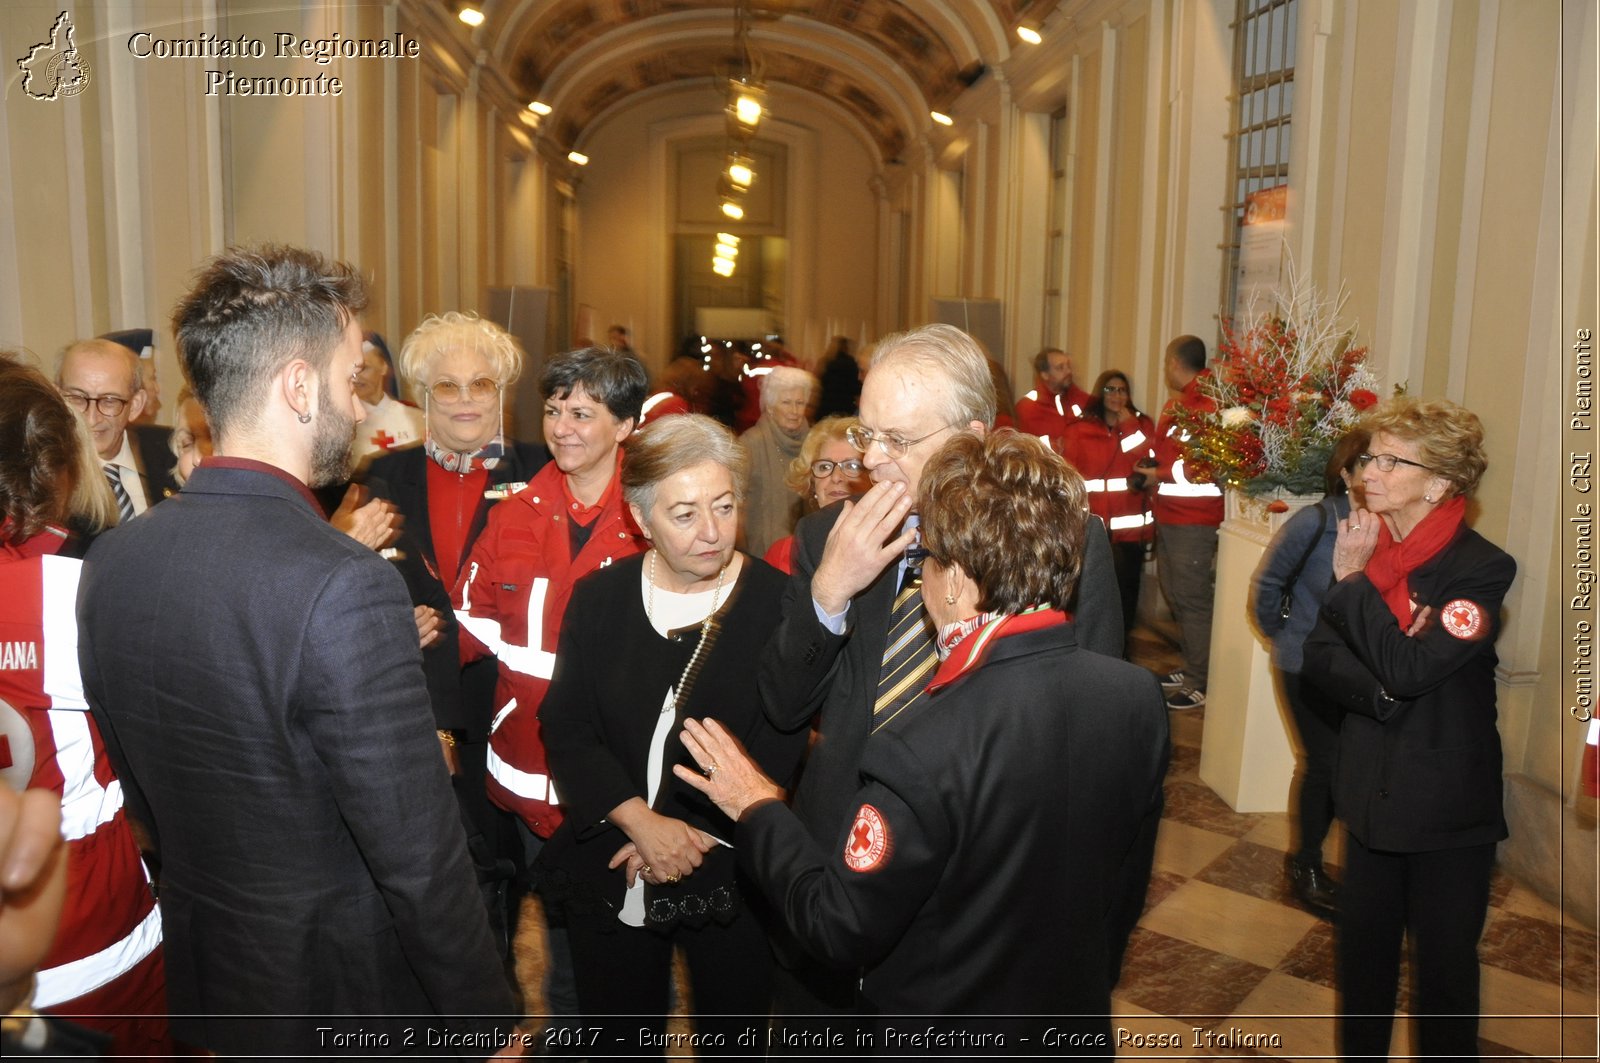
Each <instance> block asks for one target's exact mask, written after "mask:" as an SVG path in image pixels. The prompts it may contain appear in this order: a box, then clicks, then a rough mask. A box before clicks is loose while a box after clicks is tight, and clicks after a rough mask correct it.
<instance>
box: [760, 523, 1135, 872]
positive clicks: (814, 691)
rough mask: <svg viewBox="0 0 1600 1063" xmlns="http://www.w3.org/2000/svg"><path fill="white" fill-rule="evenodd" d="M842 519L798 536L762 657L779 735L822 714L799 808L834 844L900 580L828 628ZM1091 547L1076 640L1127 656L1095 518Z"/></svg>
mask: <svg viewBox="0 0 1600 1063" xmlns="http://www.w3.org/2000/svg"><path fill="white" fill-rule="evenodd" d="M839 510H840V507H839V506H837V505H834V506H829V507H828V508H827V509H823V510H821V511H819V512H817V513H813V514H811V515H810V516H808V517H806V518H804V519H803V520H801V521H800V524H799V526H798V527H796V528H795V545H794V575H793V576H791V577H790V579H789V585H788V587H787V588H786V589H785V590H784V601H783V620H782V622H781V623H779V625H778V630H777V632H776V634H774V635H773V637H772V641H771V642H769V643H768V644H767V648H766V651H765V652H764V653H763V655H762V658H761V672H760V685H761V697H762V701H763V703H764V705H765V707H766V710H767V717H768V719H770V720H771V721H772V722H773V725H774V726H776V727H778V728H779V729H780V730H785V731H794V730H798V729H800V728H803V727H805V726H806V725H807V724H808V723H809V722H810V721H811V719H812V717H813V715H816V714H819V713H820V715H819V716H818V717H817V738H816V741H815V743H814V744H813V745H812V747H811V751H810V753H809V754H808V755H807V757H806V762H805V766H804V768H803V769H802V770H801V773H800V782H799V785H798V786H797V787H796V789H795V794H794V809H795V812H796V813H798V814H799V816H800V818H801V819H802V820H804V821H805V823H806V825H807V826H809V827H810V828H811V832H812V836H813V837H815V838H816V839H817V840H818V841H822V842H826V841H828V840H830V839H831V838H832V837H833V832H834V830H835V829H836V828H837V827H838V824H839V820H840V819H841V818H843V817H844V815H845V814H846V813H847V812H848V811H849V809H848V808H846V805H848V804H849V802H850V795H851V794H853V793H855V790H856V785H857V783H858V782H859V776H860V769H861V756H862V753H863V752H864V751H865V749H866V747H867V736H868V734H869V733H870V732H871V729H872V705H873V702H874V701H875V700H876V699H877V694H878V673H879V671H880V670H881V668H882V665H883V650H884V643H885V642H886V641H887V639H888V633H889V614H890V612H891V611H892V610H893V608H894V596H895V589H896V588H895V585H896V581H897V580H898V578H899V574H898V571H897V570H898V567H899V566H898V565H894V564H891V565H890V566H889V567H887V568H886V569H884V570H883V572H882V573H880V574H879V576H878V578H877V579H876V580H874V581H873V583H872V585H871V586H870V587H868V588H867V589H866V590H864V591H862V592H861V593H860V594H858V595H857V596H856V597H855V598H854V599H853V600H852V601H851V603H850V613H849V616H848V617H847V618H846V624H847V627H846V628H845V633H844V634H843V635H835V634H833V633H832V632H830V631H829V630H828V629H827V628H825V627H823V626H822V622H821V621H819V620H818V619H817V615H816V611H815V607H814V605H813V604H812V600H811V576H812V574H813V573H814V572H816V570H817V565H818V564H819V563H820V562H821V560H822V548H823V546H824V545H825V544H826V543H827V539H828V532H829V531H831V530H832V528H833V522H834V521H835V520H837V519H838V516H839ZM1084 540H1085V542H1084V559H1083V568H1082V575H1081V576H1080V578H1079V585H1078V595H1077V597H1078V604H1077V608H1076V610H1075V612H1076V616H1077V624H1076V627H1077V637H1078V640H1079V642H1080V643H1081V645H1082V646H1083V647H1084V648H1085V649H1088V650H1093V651H1094V652H1096V653H1103V654H1105V655H1106V656H1108V657H1120V656H1121V655H1122V634H1123V633H1122V599H1121V596H1120V594H1119V592H1118V590H1117V580H1116V572H1115V570H1114V568H1113V567H1112V563H1111V544H1110V540H1109V539H1108V538H1107V537H1106V532H1105V525H1104V524H1102V523H1101V522H1100V518H1099V517H1091V518H1090V520H1089V528H1088V534H1087V535H1085V537H1084ZM1056 682H1058V683H1062V684H1066V683H1071V682H1073V677H1072V676H1071V675H1070V674H1064V675H1062V676H1060V677H1058V678H1057V680H1056Z"/></svg>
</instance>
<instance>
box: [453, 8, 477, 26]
mask: <svg viewBox="0 0 1600 1063" xmlns="http://www.w3.org/2000/svg"><path fill="white" fill-rule="evenodd" d="M456 18H459V19H460V20H461V21H462V22H465V23H466V24H467V25H469V26H481V25H483V12H482V11H479V10H478V9H477V8H475V7H473V6H472V5H471V4H467V5H465V6H463V7H462V8H461V10H460V11H457V12H456Z"/></svg>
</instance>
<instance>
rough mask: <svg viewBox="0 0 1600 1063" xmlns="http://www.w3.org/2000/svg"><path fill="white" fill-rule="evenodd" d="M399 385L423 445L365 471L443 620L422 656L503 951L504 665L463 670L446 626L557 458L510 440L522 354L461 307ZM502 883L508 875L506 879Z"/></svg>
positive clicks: (515, 852)
mask: <svg viewBox="0 0 1600 1063" xmlns="http://www.w3.org/2000/svg"><path fill="white" fill-rule="evenodd" d="M399 370H400V376H401V378H402V379H403V380H404V381H405V384H406V387H407V388H408V389H409V390H410V392H411V394H413V395H415V396H416V397H417V398H418V400H419V401H420V402H421V403H422V413H423V443H422V445H421V446H412V447H407V448H405V449H402V450H393V451H389V452H388V453H384V454H379V455H378V456H377V457H375V458H373V460H372V462H371V464H370V465H368V467H367V469H366V472H365V474H364V483H365V484H366V486H367V488H368V489H369V490H371V492H372V493H373V494H374V495H376V496H377V497H378V498H381V499H386V500H387V501H388V502H390V503H392V504H393V505H394V507H395V508H396V509H397V510H398V511H399V513H400V515H401V516H402V517H403V518H404V520H405V531H404V533H403V535H402V537H401V538H400V540H399V541H398V542H397V543H395V544H394V545H395V548H396V558H395V564H396V566H397V567H398V568H399V569H400V572H401V574H402V575H403V576H405V578H406V584H407V586H408V587H409V589H410V591H411V600H412V602H413V603H414V604H415V605H417V606H418V607H419V608H423V607H425V608H427V609H431V610H433V611H434V612H436V613H438V614H439V617H438V618H436V623H437V624H438V632H439V634H438V637H437V638H436V639H435V640H434V641H432V642H430V643H428V644H427V645H426V647H425V649H424V651H423V662H422V663H423V671H424V673H425V674H426V676H427V679H428V693H429V695H430V697H431V698H432V701H433V711H434V722H435V723H436V724H437V726H438V729H439V741H440V749H441V753H442V754H443V756H444V758H445V763H446V764H447V765H448V766H449V768H450V771H451V774H452V775H454V776H455V791H456V796H457V798H458V800H459V801H460V802H461V806H462V811H463V813H464V818H465V821H466V823H467V824H468V850H469V852H470V853H471V854H472V857H473V863H474V865H475V867H476V869H477V871H478V874H479V877H480V879H481V880H482V882H483V885H484V891H485V894H486V899H487V900H488V901H489V904H490V916H491V923H492V925H493V926H494V927H495V928H496V930H497V931H499V932H500V933H501V934H502V937H501V943H502V945H504V944H505V942H506V938H505V936H504V934H505V928H506V923H507V919H506V917H505V915H504V914H503V912H504V910H503V908H502V907H501V905H500V903H499V896H498V895H499V892H500V891H501V890H502V889H503V885H504V884H503V882H501V881H500V880H499V879H497V878H496V877H495V876H496V875H497V874H499V871H498V868H499V866H500V861H501V858H505V857H509V858H512V859H513V862H520V854H521V843H520V842H519V841H518V840H517V837H516V828H515V825H514V824H513V823H512V822H511V821H510V820H509V819H507V818H506V817H504V816H502V815H501V814H500V813H498V812H496V811H495V810H494V809H493V808H492V807H491V806H490V804H489V800H488V797H487V796H486V793H485V790H484V774H485V771H486V768H485V764H486V758H487V749H488V740H489V721H490V716H491V708H492V701H493V698H494V687H495V678H496V670H495V663H494V661H492V660H491V661H481V662H473V663H471V664H468V665H467V666H466V667H465V668H462V667H461V665H460V650H459V645H458V629H457V628H456V627H455V625H453V624H449V623H448V622H445V619H444V618H448V617H449V615H450V613H451V606H450V589H451V588H452V587H454V586H455V583H456V578H457V575H458V574H459V573H460V571H461V569H462V568H463V566H464V562H465V561H466V558H467V557H468V555H470V554H471V552H472V547H473V544H474V543H476V542H477V540H478V537H479V536H480V535H481V534H482V533H483V530H484V528H485V527H486V526H487V525H488V523H489V514H490V512H491V510H493V509H494V508H495V506H497V505H498V504H499V502H500V500H502V499H504V498H507V497H509V496H510V495H511V494H512V493H514V492H515V491H516V490H517V489H518V488H519V487H521V486H522V485H523V484H525V483H527V482H528V480H530V479H532V478H533V475H534V474H535V473H536V472H538V471H539V469H541V468H542V467H543V466H544V465H545V463H547V462H548V461H549V460H550V455H549V453H548V452H547V451H546V450H545V448H544V447H542V446H539V445H538V444H535V443H521V442H517V441H516V440H509V439H507V438H506V436H505V430H504V424H505V413H504V411H505V405H506V390H507V389H508V388H509V387H510V386H511V385H512V384H514V383H516V380H517V376H518V375H519V374H520V373H521V372H522V351H521V350H520V349H519V348H518V347H517V343H516V341H515V340H514V339H512V338H511V336H510V335H508V334H507V333H506V331H505V330H504V329H502V328H500V327H499V326H498V325H495V324H493V323H491V322H488V321H484V320H482V319H480V318H479V317H477V316H476V315H474V314H464V313H460V312H458V311H455V310H451V311H448V312H446V313H444V314H441V315H439V316H437V317H428V318H427V319H425V320H424V321H423V322H422V324H420V325H418V326H417V328H416V329H415V331H413V332H412V333H411V335H410V336H408V337H407V338H406V341H405V344H404V345H403V346H402V347H401V349H400V362H399ZM501 878H503V876H501Z"/></svg>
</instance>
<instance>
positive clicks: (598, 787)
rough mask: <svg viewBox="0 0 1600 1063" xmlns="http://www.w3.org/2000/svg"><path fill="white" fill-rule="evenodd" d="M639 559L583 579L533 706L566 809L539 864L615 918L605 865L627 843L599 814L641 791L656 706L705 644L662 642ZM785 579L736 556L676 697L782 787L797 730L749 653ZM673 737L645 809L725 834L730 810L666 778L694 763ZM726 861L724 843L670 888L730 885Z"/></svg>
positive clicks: (800, 744) (689, 638) (616, 899)
mask: <svg viewBox="0 0 1600 1063" xmlns="http://www.w3.org/2000/svg"><path fill="white" fill-rule="evenodd" d="M644 557H645V555H643V554H640V555H636V556H634V557H630V558H628V559H626V560H623V561H619V562H617V563H616V564H614V565H611V566H609V567H608V568H603V569H600V570H598V571H596V572H593V573H590V574H589V575H587V576H585V577H584V578H583V579H581V580H579V581H578V584H577V586H576V587H575V588H574V590H573V592H572V601H571V602H570V603H569V605H568V606H567V612H566V618H565V619H564V620H563V621H562V624H561V644H560V649H559V650H558V651H557V653H556V668H555V675H554V677H553V679H552V681H551V684H550V690H549V693H547V694H546V695H545V699H544V703H543V704H542V705H541V706H540V710H539V721H540V724H541V726H542V729H543V732H544V743H545V752H546V755H547V756H548V757H549V762H550V773H551V775H552V777H553V778H554V780H555V786H556V790H557V792H558V793H560V795H561V801H562V804H563V805H564V806H565V809H566V813H567V817H566V820H565V822H563V823H562V825H561V827H560V828H559V829H558V830H557V831H556V833H555V835H554V836H552V837H551V839H550V842H549V844H548V845H547V846H546V847H545V850H544V855H543V857H542V858H541V862H542V863H543V865H544V866H545V867H546V868H549V869H557V870H560V871H561V872H564V873H565V874H566V875H567V876H570V878H572V879H574V880H577V881H579V882H582V883H585V884H587V885H588V886H589V887H592V888H591V889H589V890H586V891H584V894H583V896H587V897H590V898H593V899H595V900H597V901H598V902H599V905H598V907H599V908H601V909H604V912H603V914H605V915H607V916H608V917H609V918H611V919H613V920H614V918H615V916H614V914H613V913H614V911H615V908H616V906H618V905H619V904H620V902H621V899H622V895H623V891H624V886H625V883H624V880H623V875H622V872H621V871H612V870H608V869H607V868H606V863H607V862H608V861H609V860H610V859H611V857H612V855H613V854H614V853H615V852H616V851H617V849H618V848H619V847H621V846H622V845H623V844H624V843H625V842H626V841H627V840H628V839H627V836H626V835H625V834H623V832H622V831H621V830H620V829H618V828H617V827H615V826H613V825H612V824H611V822H610V820H608V819H607V818H606V816H607V815H608V814H609V813H610V811H611V810H612V809H613V808H615V807H617V806H618V805H619V804H621V803H622V802H624V801H626V800H628V799H629V798H632V797H641V798H642V797H644V796H645V794H646V793H647V782H648V779H647V776H646V771H647V768H648V760H649V751H650V739H651V736H652V735H653V733H654V731H655V728H656V721H657V720H658V718H659V715H660V712H659V710H660V708H661V704H662V701H663V699H664V698H665V697H666V693H667V690H668V688H670V687H672V686H673V685H674V684H675V683H677V682H678V681H679V679H680V677H681V676H682V675H683V670H684V668H685V667H686V666H687V665H688V663H689V658H690V656H691V655H693V653H694V651H695V647H696V646H697V645H698V644H699V642H700V628H699V627H698V626H696V627H692V628H686V629H682V630H678V631H674V632H672V637H671V638H665V639H664V638H662V637H661V636H660V635H659V634H657V632H656V630H655V629H654V628H653V627H652V626H651V625H650V621H649V618H648V617H647V616H646V614H645V606H644V602H643V601H641V600H640V593H639V586H640V572H641V569H642V567H643V565H644ZM785 582H786V581H785V579H784V576H783V574H782V573H780V572H779V571H778V570H777V569H775V568H773V567H771V566H770V565H768V564H767V563H766V562H764V561H759V560H757V559H755V558H752V557H748V556H747V557H745V559H744V569H743V571H742V572H741V573H740V576H739V580H738V582H737V583H736V584H735V585H734V586H733V587H732V588H731V591H730V593H729V596H728V597H727V599H726V600H725V601H724V603H723V604H722V606H721V607H720V608H719V609H718V630H717V632H716V637H715V642H713V644H712V646H711V648H710V650H709V651H708V652H706V653H705V654H704V655H703V658H702V660H701V661H700V663H699V664H698V665H697V666H696V673H697V674H696V677H695V678H694V679H693V680H692V682H691V684H690V687H689V689H688V691H687V692H686V693H684V694H683V695H682V696H681V697H680V698H679V700H678V704H677V719H678V720H679V721H681V720H682V719H683V718H684V717H685V716H694V717H696V718H704V717H707V716H709V717H712V718H714V719H716V720H717V721H719V722H720V723H721V724H722V725H723V726H724V727H726V728H727V729H728V731H729V732H730V733H731V734H733V735H734V736H736V737H737V738H738V739H739V741H740V742H742V743H743V744H744V746H745V748H746V750H748V751H749V753H750V755H751V756H752V757H753V758H754V759H755V760H756V762H757V763H759V764H760V765H761V768H762V770H763V771H765V772H766V773H767V774H768V775H769V776H771V777H772V778H774V779H776V780H777V781H778V782H779V783H780V784H787V783H788V781H789V780H790V777H791V776H792V775H793V774H794V768H795V765H796V764H797V763H798V761H799V759H800V754H801V752H802V751H803V750H804V748H805V735H804V734H784V733H782V732H780V731H778V730H777V729H776V728H774V727H773V726H772V725H771V724H770V723H769V722H768V721H767V719H766V717H765V716H764V715H763V714H762V712H761V706H760V701H759V698H758V697H757V695H756V689H755V675H754V671H753V669H752V668H751V667H750V662H751V661H752V660H754V659H755V658H756V656H757V655H758V654H759V653H760V652H761V648H762V646H764V645H765V644H766V642H767V639H768V638H769V637H770V636H771V634H772V630H773V628H775V627H776V626H777V623H778V615H779V612H778V611H779V605H780V602H781V600H782V597H783V588H784V584H785ZM679 733H680V728H679V727H678V726H677V724H676V723H675V724H674V728H673V733H672V735H671V736H670V737H668V739H667V744H666V747H665V749H664V751H663V757H662V765H661V772H662V774H661V790H660V793H659V795H658V796H657V798H656V801H655V803H654V804H653V805H652V807H653V808H654V809H655V811H657V812H659V813H661V814H662V815H664V816H671V817H673V818H675V819H681V820H683V821H684V822H686V823H690V824H692V825H694V826H696V827H698V828H700V829H701V830H703V831H706V832H707V833H709V834H712V835H714V836H715V837H718V838H721V839H723V840H724V841H731V840H732V832H733V824H732V823H730V822H729V821H728V817H727V816H724V815H723V814H722V813H721V812H719V811H718V810H717V808H716V806H714V805H713V804H712V803H711V802H710V800H709V799H707V798H706V797H705V795H703V794H701V793H700V791H698V790H696V789H694V788H693V787H692V786H689V785H688V784H687V783H685V782H683V781H682V780H680V779H679V778H678V777H677V776H676V775H674V774H673V773H672V766H673V765H674V764H683V765H685V766H687V767H693V766H694V759H693V758H692V757H690V756H689V752H688V750H687V749H685V748H684V746H683V743H682V742H681V741H679V738H678V735H679ZM734 865H735V861H734V859H733V854H732V853H731V852H729V851H727V850H725V849H721V848H717V849H713V850H712V851H711V852H710V853H708V854H706V862H705V863H704V864H702V865H701V867H700V868H699V869H698V870H697V871H696V872H695V873H694V874H693V875H690V876H688V877H687V878H685V879H684V881H683V883H682V884H681V885H679V886H676V887H673V888H672V889H671V890H668V891H667V894H668V895H670V896H671V897H672V898H675V899H680V900H681V899H682V898H683V897H684V895H686V894H689V893H698V894H706V893H709V892H710V891H711V890H713V889H715V888H717V887H720V886H726V885H728V884H729V883H731V882H732V881H733V872H734ZM546 893H547V896H549V895H550V893H549V891H548V890H547V891H546ZM581 907H583V906H582V905H580V908H581ZM589 907H595V906H593V905H591V906H589Z"/></svg>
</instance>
